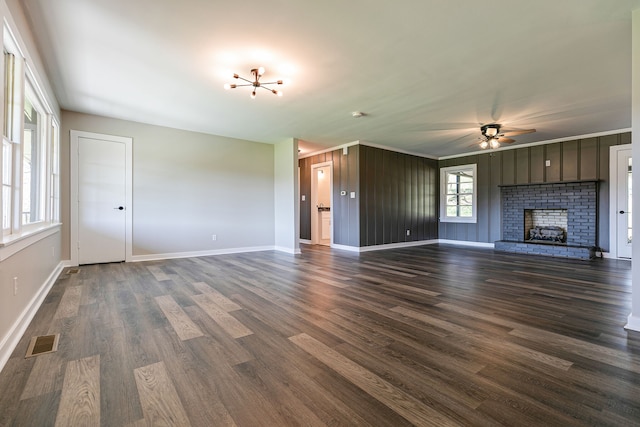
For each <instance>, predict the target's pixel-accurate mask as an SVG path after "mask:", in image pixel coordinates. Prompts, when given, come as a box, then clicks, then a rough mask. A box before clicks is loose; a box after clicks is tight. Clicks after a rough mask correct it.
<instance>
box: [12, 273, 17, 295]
mask: <svg viewBox="0 0 640 427" xmlns="http://www.w3.org/2000/svg"><path fill="white" fill-rule="evenodd" d="M13 295H18V278H17V277H14V278H13Z"/></svg>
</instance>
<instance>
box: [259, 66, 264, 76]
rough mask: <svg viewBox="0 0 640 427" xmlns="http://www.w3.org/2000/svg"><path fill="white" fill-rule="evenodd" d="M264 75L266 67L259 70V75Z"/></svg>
mask: <svg viewBox="0 0 640 427" xmlns="http://www.w3.org/2000/svg"><path fill="white" fill-rule="evenodd" d="M263 74H264V67H260V68H258V75H259V76H261V75H263Z"/></svg>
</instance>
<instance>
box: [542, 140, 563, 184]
mask: <svg viewBox="0 0 640 427" xmlns="http://www.w3.org/2000/svg"><path fill="white" fill-rule="evenodd" d="M544 148H545V161H546V160H549V162H550V165H549V166H545V180H544V182H558V181H560V177H561V175H560V170H561V166H562V156H561V149H560V148H561V145H560V144H548V145H545V146H544Z"/></svg>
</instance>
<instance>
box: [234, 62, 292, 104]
mask: <svg viewBox="0 0 640 427" xmlns="http://www.w3.org/2000/svg"><path fill="white" fill-rule="evenodd" d="M251 74H252V75H253V80H248V79H245V78H244V77H240V76H239V75H238V74H234V75H233V78H234V79H240V80H244V81H245V82H247V83H243V84H229V83H227V84H225V85H224V88H225V89H235V88H237V87H241V86H252V87H253V91H252V92H251V99H254V98H255V97H256V90H258V88H262V89H265V90H268V91H269V92H271V93H274V94H276V95H278V96H282V91H280V90H275V89H271V88H269V87H266V85H281V84H282V80H276V81H275V82H261V81H260V77H262V75H263V74H264V68H263V67H260V68H253V69H251Z"/></svg>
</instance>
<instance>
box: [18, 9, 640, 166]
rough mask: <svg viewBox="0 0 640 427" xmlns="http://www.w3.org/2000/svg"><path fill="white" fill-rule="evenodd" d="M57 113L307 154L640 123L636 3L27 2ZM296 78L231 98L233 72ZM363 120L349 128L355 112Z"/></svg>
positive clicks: (532, 137) (415, 148) (544, 135)
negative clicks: (499, 127) (635, 114)
mask: <svg viewBox="0 0 640 427" xmlns="http://www.w3.org/2000/svg"><path fill="white" fill-rule="evenodd" d="M23 3H24V4H25V8H26V11H27V14H28V16H29V19H30V20H31V22H32V25H33V28H34V32H35V35H36V39H37V43H38V46H39V48H40V50H41V54H42V56H43V60H44V62H45V65H46V67H47V73H48V76H49V78H50V80H51V83H52V85H53V88H54V91H55V92H56V95H57V97H58V101H59V103H60V105H61V107H62V108H64V109H67V110H72V111H79V112H85V113H90V114H97V115H102V116H107V117H115V118H121V119H127V120H133V121H138V122H143V123H150V124H157V125H163V126H169V127H174V128H179V129H187V130H194V131H199V132H205V133H210V134H216V135H224V136H229V137H235V138H241V139H247V140H252V141H259V142H265V143H275V142H279V141H282V140H284V139H286V138H292V137H295V138H299V139H300V140H301V141H302V142H301V145H302V146H303V147H304V148H305V149H310V148H313V149H318V148H321V147H332V146H337V145H340V144H345V143H349V142H352V141H356V140H360V141H366V142H369V143H372V144H378V145H383V146H387V147H391V148H395V149H397V150H401V151H408V152H413V153H416V154H422V155H430V156H436V157H439V156H447V155H453V154H460V153H466V152H470V151H474V150H475V149H476V148H475V145H474V142H475V141H476V140H477V137H478V136H479V135H480V132H479V127H480V124H485V123H493V122H496V123H501V124H503V125H505V126H508V127H515V128H536V129H537V132H536V133H533V134H528V135H522V136H519V137H517V138H516V139H517V143H516V144H522V143H531V142H538V141H548V140H554V139H559V138H566V137H572V136H578V135H588V134H594V133H606V132H611V131H616V130H621V129H628V128H629V127H630V126H631V12H632V10H634V9H636V8H640V0H535V1H524V0H519V1H514V0H484V1H479V0H448V1H442V0H404V1H395V2H392V1H385V0H350V1H344V0H340V1H337V0H322V1H313V2H311V1H304V0H272V1H256V0H245V1H241V2H229V1H226V2H222V1H218V0H213V1H212V0H180V1H175V0H56V1H51V0H23ZM258 66H263V67H265V69H266V73H265V76H264V79H266V80H276V79H279V78H283V79H285V80H289V82H288V84H286V85H285V86H284V87H283V88H282V90H283V91H284V96H283V97H281V98H280V97H277V96H275V95H273V94H271V93H269V92H267V91H264V90H262V91H259V92H258V96H257V97H256V99H253V100H252V99H250V97H249V93H250V89H249V88H238V89H234V90H230V91H226V90H224V89H223V84H224V83H234V81H233V79H232V78H231V75H232V74H233V73H234V72H236V73H238V74H240V75H241V76H245V77H250V71H249V70H250V69H251V68H255V67H258ZM353 111H362V112H364V113H366V116H365V117H362V118H359V119H355V118H353V117H351V112H353Z"/></svg>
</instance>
